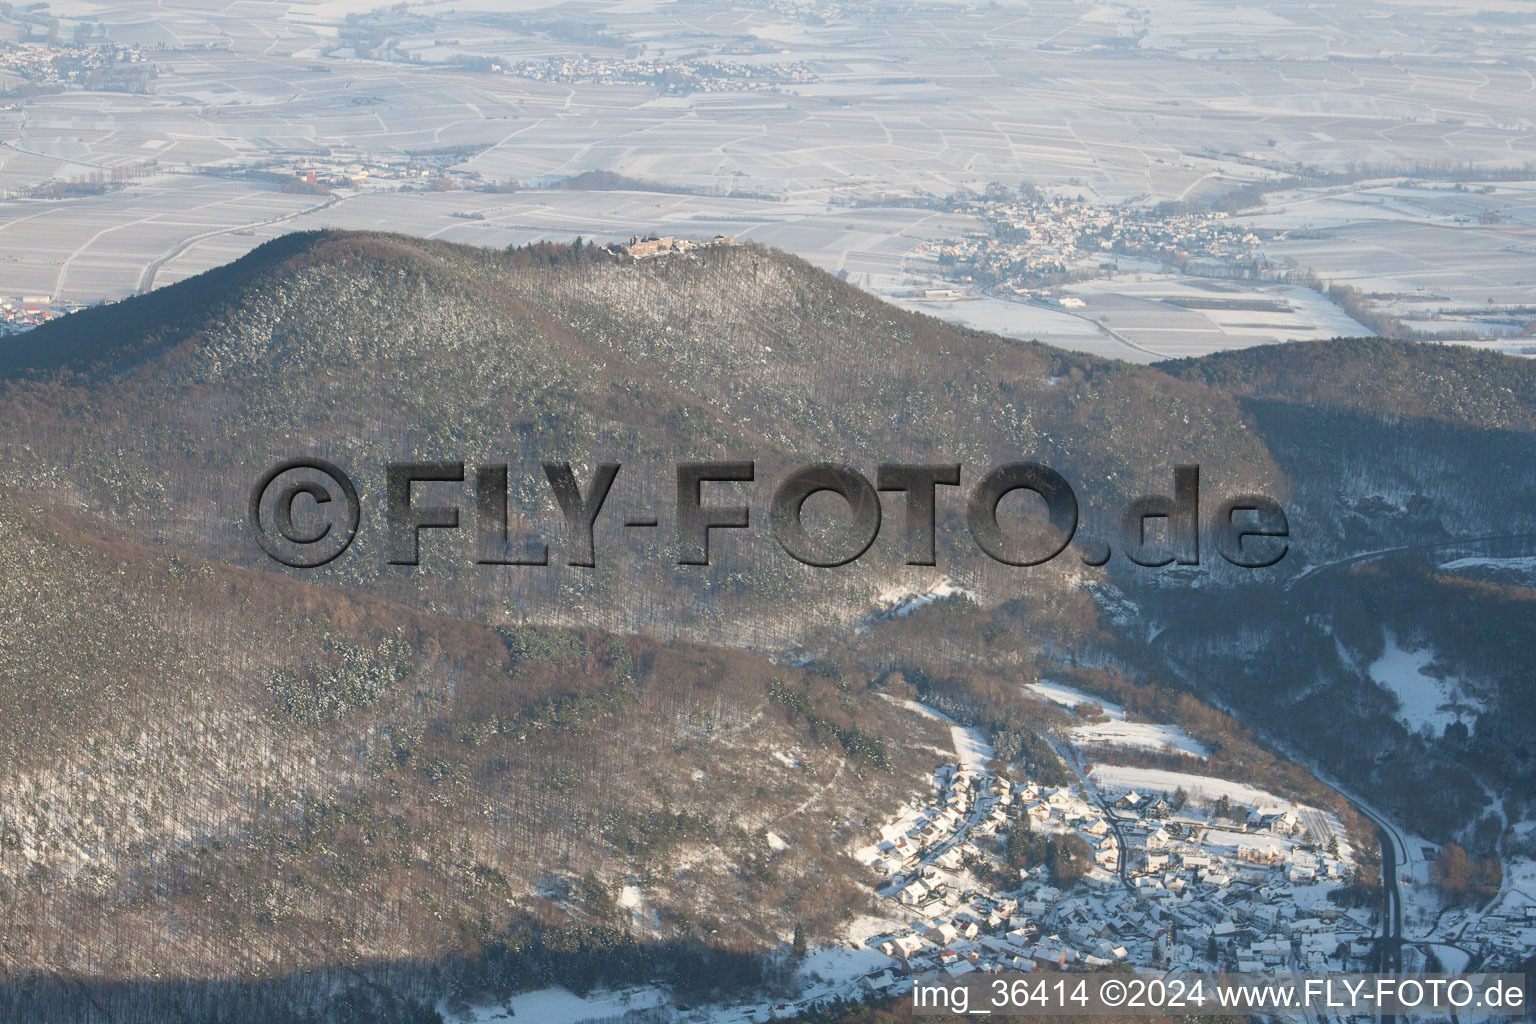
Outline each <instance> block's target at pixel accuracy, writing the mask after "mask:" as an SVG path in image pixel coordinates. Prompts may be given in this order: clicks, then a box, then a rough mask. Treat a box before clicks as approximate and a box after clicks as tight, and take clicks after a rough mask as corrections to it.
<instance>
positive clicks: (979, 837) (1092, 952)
mask: <svg viewBox="0 0 1536 1024" xmlns="http://www.w3.org/2000/svg"><path fill="white" fill-rule="evenodd" d="M1032 689H1033V690H1034V691H1035V693H1037V694H1038V695H1040V696H1042V697H1045V698H1047V699H1049V700H1053V701H1056V702H1058V703H1061V704H1064V705H1067V706H1081V705H1090V704H1093V705H1095V706H1099V707H1102V705H1101V704H1096V703H1095V700H1094V698H1090V697H1088V696H1087V695H1085V694H1081V693H1077V692H1076V691H1073V690H1071V689H1069V688H1067V687H1062V686H1059V685H1055V684H1050V683H1039V684H1035V686H1034V687H1032ZM1104 710H1105V712H1106V715H1105V718H1104V721H1102V722H1099V723H1089V724H1085V725H1083V726H1081V727H1079V729H1080V730H1081V731H1080V732H1079V733H1078V736H1079V737H1081V738H1084V739H1102V738H1103V737H1105V736H1111V737H1115V736H1117V737H1118V738H1119V740H1120V741H1122V742H1126V743H1130V744H1132V745H1135V744H1137V743H1145V742H1156V743H1159V744H1174V745H1182V746H1184V747H1185V748H1186V749H1189V750H1197V749H1198V745H1197V744H1195V743H1194V741H1192V740H1190V739H1189V738H1188V737H1187V736H1184V735H1183V734H1182V733H1181V732H1180V731H1179V730H1177V729H1174V728H1172V727H1168V726H1159V725H1148V724H1143V723H1132V722H1127V721H1125V718H1124V714H1123V712H1122V711H1121V710H1120V709H1118V708H1116V707H1113V706H1109V707H1107V708H1104ZM929 713H930V714H931V713H932V712H929ZM954 730H955V732H956V733H957V734H960V735H959V736H957V739H958V740H959V742H958V743H957V747H959V748H961V749H968V750H969V751H971V752H973V753H972V759H970V760H966V759H963V758H962V759H961V760H960V761H959V762H958V763H953V764H945V765H940V766H939V767H938V768H937V769H936V770H935V772H934V778H933V782H934V790H933V798H932V800H931V801H930V802H928V803H926V804H921V805H909V806H907V807H905V808H903V809H902V812H901V814H899V815H898V816H897V817H896V818H894V819H893V820H891V821H890V822H889V823H888V824H886V825H885V826H883V827H882V828H881V829H880V832H879V836H878V839H877V841H876V842H874V843H872V844H871V845H870V846H868V847H866V848H865V849H863V850H861V851H859V853H858V854H857V856H858V858H859V859H860V860H861V861H863V862H864V863H866V864H867V865H869V867H870V868H871V869H872V870H873V871H874V872H875V873H876V874H877V875H879V876H880V877H881V878H882V879H883V880H884V881H883V884H882V886H881V888H880V890H879V892H880V895H881V896H882V897H883V901H884V904H885V906H886V907H887V908H888V913H889V915H890V917H891V919H892V923H893V925H895V926H894V927H892V928H891V929H890V930H889V933H888V934H884V935H877V936H874V937H872V938H871V939H870V940H869V942H870V944H872V945H873V946H875V948H878V949H879V950H880V951H881V952H883V953H885V954H886V955H888V956H889V957H891V958H892V960H893V962H894V964H893V966H895V967H897V968H898V969H899V971H900V973H911V974H917V973H922V972H926V971H931V970H941V971H944V972H947V973H949V974H953V975H960V974H966V973H970V972H973V971H983V972H986V971H1030V970H1039V969H1054V970H1060V969H1073V968H1077V969H1085V968H1093V967H1102V966H1108V965H1110V964H1113V963H1124V964H1126V965H1128V966H1131V967H1134V968H1144V969H1175V968H1186V969H1190V970H1211V969H1216V968H1220V969H1232V970H1239V971H1244V972H1260V971H1264V970H1270V969H1275V968H1281V967H1296V968H1306V969H1313V970H1343V969H1353V968H1359V967H1361V966H1362V965H1363V964H1364V963H1365V962H1366V960H1367V958H1368V957H1370V956H1371V954H1372V952H1373V951H1374V949H1375V938H1376V935H1377V934H1378V931H1379V919H1378V911H1377V908H1376V906H1375V905H1370V906H1363V907H1345V906H1339V905H1337V904H1335V903H1332V902H1330V901H1329V900H1328V898H1327V897H1328V893H1329V892H1330V891H1332V890H1335V889H1337V888H1339V886H1340V885H1341V884H1343V883H1345V882H1347V881H1348V880H1349V879H1350V878H1351V877H1352V876H1353V874H1354V872H1355V870H1356V866H1355V863H1354V860H1353V858H1352V851H1351V847H1350V843H1349V840H1348V838H1347V836H1346V834H1345V830H1344V828H1343V826H1342V825H1341V824H1340V822H1339V821H1338V819H1337V818H1336V817H1335V816H1334V815H1333V814H1331V813H1325V812H1323V811H1321V810H1319V809H1317V808H1313V807H1308V806H1304V805H1300V804H1296V803H1294V802H1291V801H1288V800H1284V799H1282V798H1280V797H1277V796H1274V795H1272V794H1269V793H1266V792H1264V791H1262V790H1257V789H1253V788H1252V787H1248V786H1244V785H1241V784H1238V783H1232V782H1226V781H1224V780H1220V779H1215V778H1209V777H1204V776H1197V775H1186V774H1182V773H1178V772H1169V771H1158V770H1152V769H1141V768H1126V767H1117V766H1113V765H1104V764H1097V765H1095V766H1093V767H1092V768H1091V769H1090V770H1088V771H1086V772H1082V773H1080V775H1079V780H1078V783H1077V784H1076V785H1073V786H1054V787H1047V786H1041V785H1039V784H1038V783H1037V782H1035V781H1034V780H1031V779H1028V778H1009V777H1007V776H1005V775H1003V774H997V773H994V772H993V771H992V770H990V769H989V768H988V766H987V764H986V763H985V761H984V760H983V758H984V757H986V756H987V755H988V754H989V753H990V752H989V751H986V750H985V745H984V744H982V743H981V742H980V740H979V738H977V737H974V736H970V737H965V736H964V734H966V733H969V732H970V730H967V729H964V728H963V727H961V726H954ZM962 737H963V738H962ZM978 752H979V753H978ZM1030 861H1032V862H1033V863H1021V862H1030Z"/></svg>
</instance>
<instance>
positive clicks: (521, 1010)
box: [437, 987, 668, 1024]
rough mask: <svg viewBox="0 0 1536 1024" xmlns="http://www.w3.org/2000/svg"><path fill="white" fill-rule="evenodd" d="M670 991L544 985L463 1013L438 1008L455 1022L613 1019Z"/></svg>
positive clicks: (660, 1001)
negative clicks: (585, 990) (585, 991)
mask: <svg viewBox="0 0 1536 1024" xmlns="http://www.w3.org/2000/svg"><path fill="white" fill-rule="evenodd" d="M667 1000H668V997H667V994H666V993H665V992H663V991H662V990H661V989H659V988H654V987H642V988H629V989H623V990H621V991H618V992H601V991H599V992H593V993H591V994H589V995H588V996H587V997H586V998H585V999H583V998H581V997H580V996H578V995H576V994H574V993H572V992H568V991H566V990H565V989H563V988H559V987H555V988H542V989H539V990H538V991H536V992H524V993H523V994H522V995H517V996H513V997H512V998H511V999H508V1000H507V1001H506V1003H505V1005H493V1006H482V1007H472V1008H471V1009H469V1010H467V1011H465V1012H464V1013H462V1014H453V1013H449V1012H448V1011H447V1010H446V1009H445V1008H444V1007H443V1006H439V1007H438V1008H437V1009H438V1012H439V1013H441V1014H442V1015H443V1020H445V1021H448V1022H450V1024H455V1022H462V1024H489V1022H491V1021H503V1020H509V1019H510V1020H518V1021H530V1020H532V1021H538V1022H539V1024H580V1022H582V1021H605V1020H614V1019H616V1018H619V1017H622V1016H624V1015H625V1014H626V1013H629V1012H630V1011H632V1010H648V1009H650V1008H652V1007H655V1006H662V1005H664V1004H665V1003H666V1002H667Z"/></svg>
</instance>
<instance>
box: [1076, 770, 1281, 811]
mask: <svg viewBox="0 0 1536 1024" xmlns="http://www.w3.org/2000/svg"><path fill="white" fill-rule="evenodd" d="M1088 774H1089V775H1091V776H1092V777H1093V782H1094V784H1095V785H1096V786H1098V787H1099V789H1101V790H1103V791H1104V792H1105V793H1106V794H1116V795H1118V794H1121V793H1129V792H1132V791H1135V792H1137V793H1142V794H1146V793H1172V792H1174V791H1175V790H1179V789H1182V790H1184V792H1185V793H1188V794H1189V798H1190V799H1191V800H1195V801H1199V802H1201V803H1214V802H1215V801H1217V800H1219V799H1221V798H1222V797H1223V796H1225V797H1226V798H1227V799H1228V800H1229V801H1231V802H1232V803H1234V804H1238V805H1240V806H1243V807H1256V808H1258V809H1259V810H1260V811H1265V812H1268V811H1273V810H1280V809H1284V808H1286V807H1289V806H1290V805H1291V801H1289V800H1287V799H1285V798H1284V797H1279V796H1276V795H1275V794H1273V793H1267V792H1265V791H1264V790H1262V789H1255V788H1254V787H1252V786H1245V785H1244V784H1242V783H1241V782H1233V781H1232V780H1230V779H1216V778H1212V777H1210V776H1208V775H1190V774H1189V773H1187V772H1167V771H1161V770H1159V769H1157V768H1129V767H1125V766H1122V765H1113V764H1099V765H1094V766H1093V767H1092V768H1091V769H1089V772H1088Z"/></svg>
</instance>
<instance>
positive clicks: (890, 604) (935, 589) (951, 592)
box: [875, 579, 976, 618]
mask: <svg viewBox="0 0 1536 1024" xmlns="http://www.w3.org/2000/svg"><path fill="white" fill-rule="evenodd" d="M961 596H964V597H975V596H976V595H975V593H974V592H973V591H970V590H967V589H966V588H964V587H962V586H959V585H957V584H955V583H953V582H951V581H950V580H948V579H942V580H939V582H937V583H935V584H933V585H932V586H930V587H928V588H926V589H923V590H917V589H914V588H912V587H892V588H890V589H889V590H884V591H881V593H880V594H879V596H878V597H876V598H875V603H876V604H878V605H879V606H880V608H881V617H883V618H889V617H891V616H896V617H900V616H903V615H910V614H912V613H913V612H914V611H916V610H917V609H919V608H921V607H922V606H923V605H925V604H932V603H933V602H935V601H939V600H943V599H944V598H946V597H961Z"/></svg>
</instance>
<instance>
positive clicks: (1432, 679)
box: [1370, 633, 1485, 736]
mask: <svg viewBox="0 0 1536 1024" xmlns="http://www.w3.org/2000/svg"><path fill="white" fill-rule="evenodd" d="M1434 658H1435V654H1434V651H1432V650H1428V649H1425V650H1419V651H1410V650H1407V649H1406V648H1404V647H1402V646H1401V645H1399V644H1398V642H1397V637H1395V636H1393V635H1392V634H1391V633H1388V634H1387V649H1386V652H1385V653H1383V654H1382V656H1381V657H1380V658H1377V659H1376V661H1374V662H1373V663H1372V664H1371V667H1370V676H1371V680H1372V681H1373V682H1375V683H1376V685H1378V686H1380V687H1381V688H1382V689H1384V690H1386V691H1387V692H1389V693H1391V694H1393V695H1394V696H1396V697H1397V700H1398V704H1399V705H1400V710H1399V712H1398V716H1397V718H1398V721H1400V722H1402V723H1403V724H1404V725H1406V726H1407V727H1408V728H1409V729H1410V730H1412V731H1414V732H1419V731H1420V730H1423V729H1426V728H1427V729H1428V730H1429V731H1430V733H1431V735H1434V736H1441V735H1443V734H1444V733H1445V727H1446V726H1448V725H1450V724H1451V723H1452V722H1455V721H1458V720H1460V719H1462V718H1463V716H1464V715H1465V717H1466V718H1467V719H1469V720H1470V719H1475V718H1476V717H1477V712H1480V711H1483V710H1485V706H1484V705H1483V703H1482V702H1481V701H1478V700H1476V699H1474V698H1469V697H1467V696H1466V695H1465V694H1463V693H1462V692H1461V685H1460V683H1459V682H1458V681H1457V680H1454V679H1442V678H1440V677H1438V676H1434V675H1431V674H1430V665H1431V663H1432V662H1433V661H1434ZM1468 724H1469V725H1470V724H1471V722H1470V721H1468Z"/></svg>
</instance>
